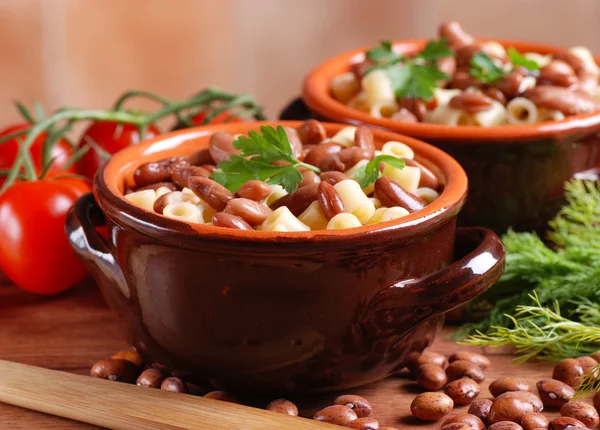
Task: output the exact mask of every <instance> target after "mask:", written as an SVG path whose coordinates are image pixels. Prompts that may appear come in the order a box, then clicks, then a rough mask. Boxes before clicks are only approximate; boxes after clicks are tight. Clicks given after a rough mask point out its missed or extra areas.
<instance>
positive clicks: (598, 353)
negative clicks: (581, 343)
mask: <svg viewBox="0 0 600 430" xmlns="http://www.w3.org/2000/svg"><path fill="white" fill-rule="evenodd" d="M590 357H592V358H593V359H594V360H596V361H597V362H598V363H600V351H596V352H594V353H593V354H592V355H591V356H590Z"/></svg>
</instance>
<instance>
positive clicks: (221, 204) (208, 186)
mask: <svg viewBox="0 0 600 430" xmlns="http://www.w3.org/2000/svg"><path fill="white" fill-rule="evenodd" d="M188 188H189V189H191V190H192V191H193V192H194V194H196V195H197V196H198V197H200V198H201V199H202V200H203V201H204V202H206V203H207V204H208V205H209V206H210V207H212V208H213V209H214V210H216V211H222V210H223V209H225V206H227V202H228V201H229V200H231V199H233V198H234V197H235V195H234V194H233V193H232V192H231V191H229V190H228V189H227V188H225V187H224V186H223V185H221V184H219V183H218V182H217V181H213V180H212V179H210V178H205V177H203V176H190V177H189V179H188Z"/></svg>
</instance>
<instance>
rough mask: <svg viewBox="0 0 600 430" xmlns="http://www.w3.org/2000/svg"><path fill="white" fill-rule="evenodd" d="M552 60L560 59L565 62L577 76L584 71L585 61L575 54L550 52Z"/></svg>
mask: <svg viewBox="0 0 600 430" xmlns="http://www.w3.org/2000/svg"><path fill="white" fill-rule="evenodd" d="M552 59H553V60H560V61H564V62H565V63H567V64H568V65H569V66H571V68H572V69H573V71H574V72H575V73H576V74H577V76H579V75H581V74H583V73H585V72H586V68H585V63H584V62H583V60H582V59H581V58H579V57H578V56H577V55H573V54H571V53H570V52H555V53H554V54H552Z"/></svg>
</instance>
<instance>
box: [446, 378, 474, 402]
mask: <svg viewBox="0 0 600 430" xmlns="http://www.w3.org/2000/svg"><path fill="white" fill-rule="evenodd" d="M444 392H445V393H446V394H447V395H448V396H450V398H451V399H452V400H454V403H455V404H457V405H466V404H469V403H471V402H472V401H473V400H475V399H476V398H477V396H479V393H480V392H481V388H479V384H478V383H477V382H475V381H474V380H472V379H468V378H461V379H457V380H456V381H452V382H449V383H448V384H447V385H446V387H445V388H444Z"/></svg>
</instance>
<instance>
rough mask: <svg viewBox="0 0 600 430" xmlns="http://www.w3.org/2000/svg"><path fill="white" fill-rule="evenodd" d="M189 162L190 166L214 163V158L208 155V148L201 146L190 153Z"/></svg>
mask: <svg viewBox="0 0 600 430" xmlns="http://www.w3.org/2000/svg"><path fill="white" fill-rule="evenodd" d="M190 164H191V165H192V166H202V165H203V164H215V160H213V158H212V156H211V155H210V150H209V149H208V148H202V149H199V150H198V151H196V152H193V153H192V155H190Z"/></svg>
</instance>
